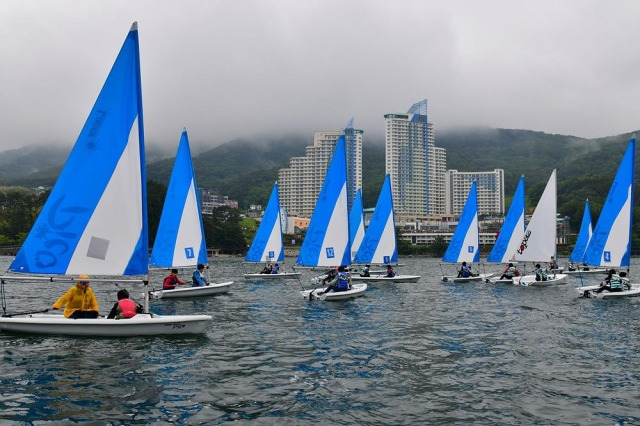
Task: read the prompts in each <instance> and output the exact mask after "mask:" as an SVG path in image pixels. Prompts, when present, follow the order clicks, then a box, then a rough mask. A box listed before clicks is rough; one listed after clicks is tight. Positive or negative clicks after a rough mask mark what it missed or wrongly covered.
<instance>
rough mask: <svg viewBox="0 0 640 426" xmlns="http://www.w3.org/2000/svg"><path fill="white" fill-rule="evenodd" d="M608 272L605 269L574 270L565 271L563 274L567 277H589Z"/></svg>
mask: <svg viewBox="0 0 640 426" xmlns="http://www.w3.org/2000/svg"><path fill="white" fill-rule="evenodd" d="M608 272H609V270H608V269H607V268H589V269H582V270H580V269H576V270H575V271H572V270H567V271H564V272H563V274H567V275H591V274H605V275H606V274H607V273H608Z"/></svg>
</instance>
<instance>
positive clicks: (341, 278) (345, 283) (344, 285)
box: [336, 272, 349, 290]
mask: <svg viewBox="0 0 640 426" xmlns="http://www.w3.org/2000/svg"><path fill="white" fill-rule="evenodd" d="M336 288H337V289H338V290H349V275H347V274H345V273H344V272H338V287H336Z"/></svg>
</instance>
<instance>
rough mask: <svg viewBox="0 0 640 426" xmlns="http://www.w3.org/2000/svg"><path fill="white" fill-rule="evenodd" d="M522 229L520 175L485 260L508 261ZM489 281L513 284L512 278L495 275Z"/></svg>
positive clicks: (515, 247) (522, 181) (516, 246)
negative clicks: (507, 209)
mask: <svg viewBox="0 0 640 426" xmlns="http://www.w3.org/2000/svg"><path fill="white" fill-rule="evenodd" d="M524 229H525V227H524V176H520V181H519V182H518V187H517V188H516V192H515V194H514V195H513V201H512V202H511V206H509V211H508V212H507V215H506V216H505V218H504V223H503V224H502V227H501V228H500V233H499V234H498V238H497V239H496V242H495V244H494V245H493V248H492V249H491V251H490V252H489V256H487V262H490V263H510V262H511V260H512V257H513V253H515V252H516V250H517V249H518V247H519V246H520V241H521V240H522V234H523V233H524ZM516 270H517V269H516ZM491 281H492V282H494V283H504V284H513V279H512V278H505V279H500V277H497V278H496V279H492V280H491Z"/></svg>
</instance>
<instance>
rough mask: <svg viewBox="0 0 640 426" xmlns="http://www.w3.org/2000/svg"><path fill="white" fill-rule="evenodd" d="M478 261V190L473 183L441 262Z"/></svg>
mask: <svg viewBox="0 0 640 426" xmlns="http://www.w3.org/2000/svg"><path fill="white" fill-rule="evenodd" d="M479 260H480V234H479V231H478V189H477V187H476V182H473V184H472V185H471V189H470V190H469V196H468V197H467V202H466V203H465V205H464V208H463V209H462V214H461V215H460V220H459V221H458V226H456V230H455V232H454V233H453V236H452V237H451V242H450V243H449V247H447V251H446V252H445V253H444V257H443V258H442V261H443V262H451V263H457V262H468V263H470V262H478V261H479Z"/></svg>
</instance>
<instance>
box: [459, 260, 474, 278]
mask: <svg viewBox="0 0 640 426" xmlns="http://www.w3.org/2000/svg"><path fill="white" fill-rule="evenodd" d="M470 276H471V267H470V266H467V262H462V266H461V267H460V270H459V271H458V278H467V277H470Z"/></svg>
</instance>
